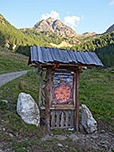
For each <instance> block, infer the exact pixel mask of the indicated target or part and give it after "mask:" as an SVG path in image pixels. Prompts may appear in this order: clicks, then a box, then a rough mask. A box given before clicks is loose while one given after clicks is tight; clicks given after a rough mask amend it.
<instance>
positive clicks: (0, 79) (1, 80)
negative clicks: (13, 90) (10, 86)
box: [0, 70, 29, 87]
mask: <svg viewBox="0 0 114 152" xmlns="http://www.w3.org/2000/svg"><path fill="white" fill-rule="evenodd" d="M28 71H29V70H25V71H20V72H12V73H5V74H1V75H0V87H1V86H2V85H4V84H6V83H8V82H9V81H12V80H14V79H16V78H18V77H20V76H22V75H24V74H26V73H27V72H28Z"/></svg>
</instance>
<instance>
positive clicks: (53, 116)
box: [51, 111, 55, 128]
mask: <svg viewBox="0 0 114 152" xmlns="http://www.w3.org/2000/svg"><path fill="white" fill-rule="evenodd" d="M51 127H52V128H53V127H55V111H51Z"/></svg>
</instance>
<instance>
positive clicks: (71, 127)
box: [50, 126, 74, 129]
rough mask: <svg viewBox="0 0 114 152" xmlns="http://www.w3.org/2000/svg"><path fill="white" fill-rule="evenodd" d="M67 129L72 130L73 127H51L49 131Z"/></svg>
mask: <svg viewBox="0 0 114 152" xmlns="http://www.w3.org/2000/svg"><path fill="white" fill-rule="evenodd" d="M69 128H74V126H68V127H66V126H64V127H61V126H60V127H51V128H50V129H69Z"/></svg>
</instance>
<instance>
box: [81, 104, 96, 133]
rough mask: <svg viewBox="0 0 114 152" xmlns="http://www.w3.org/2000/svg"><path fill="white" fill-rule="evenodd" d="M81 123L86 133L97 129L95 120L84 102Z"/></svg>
mask: <svg viewBox="0 0 114 152" xmlns="http://www.w3.org/2000/svg"><path fill="white" fill-rule="evenodd" d="M81 124H82V126H83V127H84V130H85V131H86V132H87V133H93V132H95V131H96V130H97V122H96V120H95V119H94V118H93V116H92V113H91V112H90V110H89V109H88V107H87V106H86V105H85V104H82V118H81Z"/></svg>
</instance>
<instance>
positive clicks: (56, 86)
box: [52, 72, 73, 105]
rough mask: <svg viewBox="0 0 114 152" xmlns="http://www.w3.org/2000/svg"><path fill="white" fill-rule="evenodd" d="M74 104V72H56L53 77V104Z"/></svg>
mask: <svg viewBox="0 0 114 152" xmlns="http://www.w3.org/2000/svg"><path fill="white" fill-rule="evenodd" d="M56 104H59V105H61V104H73V74H71V72H55V73H54V77H53V100H52V105H56Z"/></svg>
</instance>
